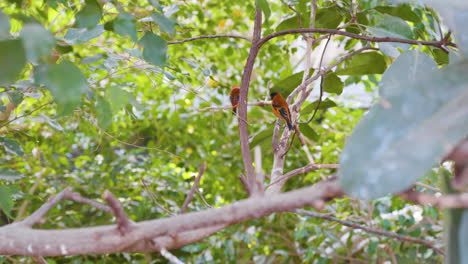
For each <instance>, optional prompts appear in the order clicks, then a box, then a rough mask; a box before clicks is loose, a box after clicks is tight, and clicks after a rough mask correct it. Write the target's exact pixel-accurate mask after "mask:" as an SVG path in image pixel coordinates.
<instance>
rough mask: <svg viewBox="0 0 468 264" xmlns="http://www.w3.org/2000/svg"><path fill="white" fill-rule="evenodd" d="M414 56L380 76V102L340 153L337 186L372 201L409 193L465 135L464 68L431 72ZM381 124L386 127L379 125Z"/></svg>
mask: <svg viewBox="0 0 468 264" xmlns="http://www.w3.org/2000/svg"><path fill="white" fill-rule="evenodd" d="M424 56H425V55H422V54H420V53H418V52H408V53H405V54H402V55H400V57H398V58H397V60H395V62H394V63H393V64H392V65H391V66H390V67H389V70H388V71H387V72H386V73H385V74H384V76H383V77H382V82H381V85H380V91H381V95H382V96H383V97H384V98H383V99H382V100H381V102H380V103H377V104H376V105H375V106H373V107H372V109H371V110H370V111H369V113H368V114H367V115H366V116H365V117H364V118H363V119H362V121H361V122H360V124H359V125H358V126H357V127H356V129H355V130H354V131H353V134H352V135H351V137H350V138H349V139H348V141H347V144H346V146H345V148H344V150H343V152H342V154H341V157H340V159H341V162H340V164H341V167H340V171H339V173H340V182H341V186H343V188H344V189H345V191H346V192H347V193H349V194H351V195H353V196H356V197H359V198H365V199H372V198H377V197H380V196H383V195H385V194H387V193H394V192H400V191H403V190H405V189H407V188H408V187H409V186H411V185H412V184H414V182H416V181H417V180H418V179H419V178H421V177H422V176H423V175H424V173H425V172H427V171H428V170H429V169H430V168H431V167H432V166H434V165H435V164H438V162H439V160H440V158H441V157H442V155H444V154H445V153H446V152H447V149H451V146H454V145H455V144H456V143H457V142H458V141H459V140H460V139H461V138H462V137H464V136H466V131H468V107H466V102H467V100H468V63H467V62H464V63H462V64H453V65H449V66H447V67H446V68H444V69H441V70H439V69H436V70H432V71H431V69H433V67H434V62H429V60H427V59H425V57H424ZM382 120H385V122H382Z"/></svg>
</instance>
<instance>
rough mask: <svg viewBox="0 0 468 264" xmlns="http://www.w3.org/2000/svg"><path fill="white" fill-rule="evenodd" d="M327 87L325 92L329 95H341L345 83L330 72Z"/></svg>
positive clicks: (326, 80)
mask: <svg viewBox="0 0 468 264" xmlns="http://www.w3.org/2000/svg"><path fill="white" fill-rule="evenodd" d="M324 86H325V87H324V88H323V90H324V91H325V92H327V93H335V94H338V95H340V94H341V93H342V92H343V87H344V83H343V81H341V79H340V77H338V76H336V74H335V73H334V72H332V71H330V72H328V73H327V75H326V77H325V85H324Z"/></svg>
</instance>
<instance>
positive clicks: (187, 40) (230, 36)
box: [166, 34, 252, 45]
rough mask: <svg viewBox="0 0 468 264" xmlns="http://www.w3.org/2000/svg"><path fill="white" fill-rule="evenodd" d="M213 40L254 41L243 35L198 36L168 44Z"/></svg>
mask: <svg viewBox="0 0 468 264" xmlns="http://www.w3.org/2000/svg"><path fill="white" fill-rule="evenodd" d="M213 38H238V39H244V40H247V41H249V42H252V40H251V39H249V38H248V37H244V36H241V35H229V34H226V35H204V36H198V37H193V38H188V39H183V40H177V41H168V42H166V43H167V44H168V45H172V44H182V43H185V42H189V41H194V40H199V39H213Z"/></svg>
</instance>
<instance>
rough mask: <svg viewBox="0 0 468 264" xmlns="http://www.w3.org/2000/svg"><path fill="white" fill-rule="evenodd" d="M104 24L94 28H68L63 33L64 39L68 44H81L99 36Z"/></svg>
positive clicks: (102, 31)
mask: <svg viewBox="0 0 468 264" xmlns="http://www.w3.org/2000/svg"><path fill="white" fill-rule="evenodd" d="M104 32H105V30H104V26H103V25H97V26H96V27H94V28H91V29H89V28H70V29H69V30H68V31H67V33H66V34H65V40H66V41H67V43H69V44H72V45H74V44H81V43H85V42H88V41H90V40H92V39H93V38H97V37H99V36H100V35H101V34H102V33H104Z"/></svg>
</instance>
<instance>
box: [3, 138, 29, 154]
mask: <svg viewBox="0 0 468 264" xmlns="http://www.w3.org/2000/svg"><path fill="white" fill-rule="evenodd" d="M0 145H2V146H3V147H4V148H5V150H6V152H8V153H11V154H14V155H16V156H19V157H21V156H23V155H24V151H23V148H22V147H21V145H20V144H19V143H18V142H17V141H15V140H13V139H11V138H4V137H0Z"/></svg>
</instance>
